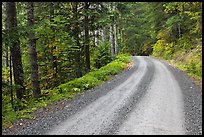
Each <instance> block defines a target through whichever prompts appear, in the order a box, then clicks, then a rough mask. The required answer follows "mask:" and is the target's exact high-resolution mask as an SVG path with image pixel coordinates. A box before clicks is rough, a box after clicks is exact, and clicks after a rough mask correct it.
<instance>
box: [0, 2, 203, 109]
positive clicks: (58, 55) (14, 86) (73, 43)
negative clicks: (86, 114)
mask: <svg viewBox="0 0 204 137" xmlns="http://www.w3.org/2000/svg"><path fill="white" fill-rule="evenodd" d="M201 49H202V2H2V86H3V87H2V100H3V104H7V105H4V109H6V108H7V107H8V105H10V100H11V99H12V102H13V104H12V105H13V106H15V104H17V102H18V100H23V99H26V98H38V97H40V95H41V94H42V93H44V91H46V90H47V89H53V88H55V87H57V86H59V85H60V84H63V83H66V82H68V81H70V80H73V79H75V78H79V77H82V76H84V75H85V74H86V73H88V72H91V71H93V70H97V69H99V68H101V67H102V66H105V65H106V64H108V63H109V62H111V61H113V60H114V59H115V58H116V56H117V55H118V54H120V53H127V54H131V55H153V56H156V57H161V58H163V59H167V60H168V59H178V58H179V57H181V55H186V54H187V53H190V52H191V51H192V52H193V54H192V56H193V57H195V58H194V60H192V59H193V58H192V56H189V59H188V60H187V63H190V64H191V65H192V66H191V67H189V68H188V69H189V70H193V71H195V74H196V75H198V76H201V69H202V62H201ZM179 59H180V60H179V61H185V60H184V58H179ZM8 108H9V109H10V108H11V107H8ZM13 108H15V109H20V107H19V106H16V107H13Z"/></svg>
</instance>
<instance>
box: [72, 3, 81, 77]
mask: <svg viewBox="0 0 204 137" xmlns="http://www.w3.org/2000/svg"><path fill="white" fill-rule="evenodd" d="M77 8H78V4H77V3H76V2H73V13H74V20H75V21H77V20H78V10H77ZM79 33H80V30H79V23H78V22H76V23H75V24H74V30H73V34H74V37H75V40H76V45H77V47H79V48H80V49H81V45H80V42H79ZM80 62H81V51H80V50H79V51H77V55H76V63H77V72H76V77H81V76H82V70H81V63H80Z"/></svg>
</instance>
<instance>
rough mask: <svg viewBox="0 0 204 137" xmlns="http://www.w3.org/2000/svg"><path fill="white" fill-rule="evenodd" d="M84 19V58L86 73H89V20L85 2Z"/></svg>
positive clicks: (87, 6) (87, 5)
mask: <svg viewBox="0 0 204 137" xmlns="http://www.w3.org/2000/svg"><path fill="white" fill-rule="evenodd" d="M84 10H85V17H84V30H85V44H84V45H85V58H86V71H87V72H89V71H90V51H89V19H88V12H87V11H88V10H89V3H88V2H85V7H84Z"/></svg>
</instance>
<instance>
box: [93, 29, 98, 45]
mask: <svg viewBox="0 0 204 137" xmlns="http://www.w3.org/2000/svg"><path fill="white" fill-rule="evenodd" d="M94 39H95V40H94V41H95V46H98V30H95V31H94Z"/></svg>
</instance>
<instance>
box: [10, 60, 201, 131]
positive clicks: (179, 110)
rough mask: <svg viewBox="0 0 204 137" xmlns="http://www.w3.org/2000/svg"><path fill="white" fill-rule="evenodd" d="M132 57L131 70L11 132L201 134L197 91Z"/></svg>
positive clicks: (166, 69)
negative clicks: (63, 106) (61, 108)
mask: <svg viewBox="0 0 204 137" xmlns="http://www.w3.org/2000/svg"><path fill="white" fill-rule="evenodd" d="M132 59H133V62H134V66H133V68H132V69H131V70H129V71H126V72H124V73H123V74H120V75H118V76H116V77H115V78H114V80H112V81H109V82H106V83H105V84H103V85H102V86H100V87H97V88H96V89H94V90H93V91H92V92H87V93H86V92H85V93H84V94H82V95H80V96H79V97H78V98H76V99H75V100H73V101H72V102H71V103H70V104H69V105H68V107H65V108H64V109H63V110H59V111H56V112H53V113H52V114H50V115H48V116H47V117H46V118H43V119H39V120H38V121H37V122H36V123H34V124H31V125H29V128H23V129H19V130H18V131H16V132H15V133H13V134H48V135H69V134H71V135H90V134H100V135H108V134H111V135H113V134H122V135H141V134H145V135H163V134H165V135H166V134H168V135H179V134H181V135H185V134H202V92H201V91H200V89H199V88H197V87H196V86H195V84H194V83H193V82H192V81H191V80H190V79H189V78H188V77H187V76H186V75H185V74H184V73H183V72H181V71H180V70H178V69H175V68H173V67H172V66H170V65H168V64H167V63H166V62H164V61H160V60H157V59H154V58H151V57H144V56H137V57H132ZM62 117H63V118H62ZM27 127H28V126H27Z"/></svg>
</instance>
